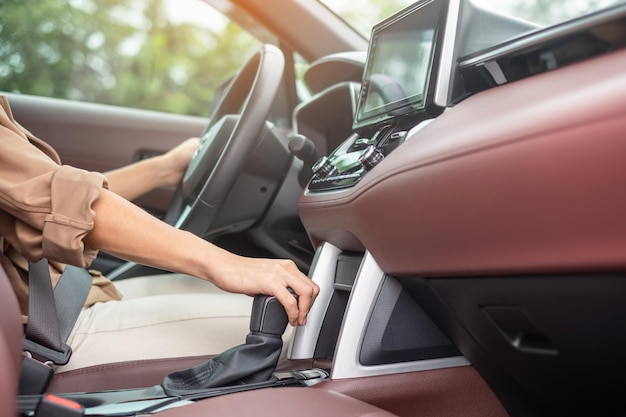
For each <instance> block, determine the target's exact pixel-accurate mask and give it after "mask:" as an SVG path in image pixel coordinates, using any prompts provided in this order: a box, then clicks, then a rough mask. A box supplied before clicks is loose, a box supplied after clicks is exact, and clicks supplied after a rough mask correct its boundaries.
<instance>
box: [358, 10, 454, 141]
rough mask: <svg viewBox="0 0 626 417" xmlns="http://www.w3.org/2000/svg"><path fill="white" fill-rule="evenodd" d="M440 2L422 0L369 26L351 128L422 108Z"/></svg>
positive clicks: (428, 78)
mask: <svg viewBox="0 0 626 417" xmlns="http://www.w3.org/2000/svg"><path fill="white" fill-rule="evenodd" d="M442 3H443V1H442V0H426V1H421V2H418V3H416V4H415V5H413V6H411V7H409V8H407V9H405V10H403V11H402V12H400V13H398V14H396V15H394V16H392V17H390V18H389V19H387V20H384V21H383V22H381V23H379V24H377V25H376V26H374V28H373V29H372V36H371V39H370V44H369V50H368V56H367V61H366V65H365V71H364V74H363V82H362V86H361V91H360V97H359V100H358V103H357V109H356V114H355V118H354V125H353V128H354V129H355V130H357V129H359V128H361V127H364V126H371V125H374V124H377V123H379V122H381V121H385V120H387V119H390V118H393V117H396V116H400V115H405V114H410V113H414V112H416V111H419V110H421V109H423V108H424V107H425V104H426V100H427V93H428V88H429V83H430V80H431V74H432V71H433V61H434V59H433V58H434V55H435V51H436V44H437V37H438V35H439V33H438V27H439V24H440V22H441V18H440V12H441V10H440V9H441V7H442Z"/></svg>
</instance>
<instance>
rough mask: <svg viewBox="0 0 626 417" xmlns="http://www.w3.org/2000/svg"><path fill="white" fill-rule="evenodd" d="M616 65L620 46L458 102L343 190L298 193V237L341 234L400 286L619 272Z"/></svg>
mask: <svg viewBox="0 0 626 417" xmlns="http://www.w3.org/2000/svg"><path fill="white" fill-rule="evenodd" d="M624 62H626V50H620V51H616V52H613V53H611V54H607V55H604V56H601V57H598V58H595V59H590V60H588V61H585V62H582V63H580V64H575V65H571V66H569V67H564V68H562V69H558V70H555V71H552V72H548V73H544V74H541V75H537V76H533V77H530V78H527V79H524V80H521V81H517V82H514V83H511V84H508V85H503V86H500V87H497V88H493V89H491V90H487V91H484V92H482V93H480V94H477V95H475V96H473V97H470V98H469V99H467V100H465V101H463V102H461V103H460V104H458V105H457V106H455V107H453V108H451V109H450V110H449V111H447V112H446V113H444V114H443V115H441V116H440V117H438V118H437V119H435V120H434V121H433V122H432V123H431V124H430V125H428V126H426V127H425V128H424V129H422V130H421V131H419V132H418V133H417V134H415V135H414V136H413V137H411V138H409V139H408V141H407V142H405V143H404V144H403V145H401V146H400V147H399V148H398V149H397V150H396V151H394V152H393V153H392V154H391V155H389V156H388V157H387V158H386V159H385V160H383V161H382V162H381V163H380V164H379V165H378V166H376V167H375V168H374V169H373V170H372V171H371V172H370V173H369V174H368V175H367V176H366V177H365V178H364V179H363V181H362V182H361V183H359V184H358V185H357V186H356V187H354V188H353V189H351V190H349V191H346V192H341V193H333V194H328V195H306V196H303V197H302V198H301V200H300V202H299V210H300V214H301V217H302V221H303V223H304V225H305V227H306V229H307V231H308V232H309V234H310V236H311V238H312V240H313V241H314V242H316V243H319V242H321V241H324V240H327V241H330V242H331V243H338V244H340V243H341V242H342V241H345V240H346V239H345V236H350V235H354V236H356V237H357V238H358V240H359V241H360V242H361V244H362V245H363V246H364V247H366V248H367V249H368V250H369V251H370V252H371V253H372V254H373V256H374V258H375V259H376V261H377V262H378V263H379V265H380V266H381V268H382V269H383V270H384V271H385V272H387V273H390V274H394V275H399V276H402V275H422V276H451V275H457V276H458V275H473V274H483V275H484V274H511V273H528V272H555V271H581V270H610V269H623V268H625V267H626V252H624V250H623V248H624V247H626V222H625V221H624V213H626V193H624V178H626V163H624V155H626V141H625V140H624V133H623V132H625V131H626V117H625V115H626V99H625V97H626V71H624ZM340 247H341V246H340ZM344 249H351V248H344Z"/></svg>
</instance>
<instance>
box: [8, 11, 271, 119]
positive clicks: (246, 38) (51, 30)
mask: <svg viewBox="0 0 626 417" xmlns="http://www.w3.org/2000/svg"><path fill="white" fill-rule="evenodd" d="M259 45H260V41H258V40H257V39H256V38H255V37H253V36H252V35H251V34H250V33H248V32H246V31H244V30H243V29H241V28H240V27H239V26H237V25H236V24H234V23H233V22H231V21H229V20H228V19H227V18H226V17H225V16H224V15H222V14H220V13H218V12H217V11H215V9H213V8H212V7H211V6H209V5H208V4H206V3H205V2H203V1H201V0H38V1H23V0H5V1H3V2H0V91H5V92H16V93H23V94H32V95H39V96H47V97H55V98H63V99H71V100H79V101H88V102H94V103H101V104H112V105H118V106H125V107H135V108H142V109H148V110H158V111H166V112H173V113H180V114H189V115H200V116H205V115H206V114H207V112H208V106H209V103H210V101H211V98H212V97H213V94H214V90H215V88H216V87H218V86H219V85H220V84H221V83H223V82H224V81H225V80H226V79H227V78H228V77H229V76H231V75H232V74H234V73H235V72H236V71H237V70H238V69H239V68H240V67H241V66H242V65H243V63H244V62H245V61H246V60H247V59H248V57H249V56H250V54H252V53H253V51H255V50H256V49H257V48H258V46H259Z"/></svg>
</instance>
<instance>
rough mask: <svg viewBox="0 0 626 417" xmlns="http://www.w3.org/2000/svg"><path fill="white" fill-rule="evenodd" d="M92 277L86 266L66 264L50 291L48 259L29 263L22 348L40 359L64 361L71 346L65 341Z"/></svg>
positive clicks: (57, 363) (54, 361) (66, 359)
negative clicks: (26, 310) (27, 310)
mask: <svg viewBox="0 0 626 417" xmlns="http://www.w3.org/2000/svg"><path fill="white" fill-rule="evenodd" d="M92 279H93V278H92V276H91V274H89V272H88V271H87V270H86V269H83V268H77V267H75V266H71V265H67V266H66V267H65V270H64V271H63V274H62V275H61V278H60V280H59V282H58V283H57V285H56V288H55V289H54V291H53V290H52V282H51V280H50V272H49V270H48V261H47V260H46V259H42V260H41V261H39V262H36V263H29V277H28V281H29V284H28V285H29V292H30V294H29V301H28V309H29V313H28V325H27V326H26V332H25V335H24V351H27V352H29V353H30V354H31V355H32V357H33V358H35V359H37V360H39V361H41V362H44V363H45V362H52V363H54V364H55V365H65V364H66V363H67V361H68V360H69V357H70V355H71V349H70V348H69V347H68V346H67V345H66V344H65V342H66V341H67V338H68V337H69V335H70V333H71V331H72V329H73V327H74V325H75V324H76V319H77V318H78V316H79V314H80V312H81V310H82V308H83V305H84V303H85V300H86V299H87V294H88V293H89V289H90V288H91V282H92Z"/></svg>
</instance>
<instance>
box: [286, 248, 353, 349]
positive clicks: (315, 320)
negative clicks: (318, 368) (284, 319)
mask: <svg viewBox="0 0 626 417" xmlns="http://www.w3.org/2000/svg"><path fill="white" fill-rule="evenodd" d="M340 253H341V250H340V249H339V248H337V247H336V246H333V245H331V244H330V243H324V244H322V245H320V246H319V247H318V249H317V251H316V253H315V257H314V258H313V263H312V265H311V270H310V273H309V276H310V278H311V279H312V280H313V282H315V283H316V284H317V285H319V287H320V292H319V294H318V295H317V298H316V299H315V304H313V306H312V307H311V310H310V311H309V315H308V317H307V323H306V326H303V327H297V328H296V329H295V334H294V338H293V342H292V343H291V346H290V351H289V352H288V354H287V357H288V358H289V359H292V360H296V359H310V358H312V357H313V355H314V353H315V346H316V344H317V339H318V337H319V334H320V331H321V329H322V323H323V322H324V317H325V316H326V311H327V310H328V305H329V304H330V299H331V298H332V295H333V291H334V280H335V271H336V268H337V258H338V257H339V255H340Z"/></svg>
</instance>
